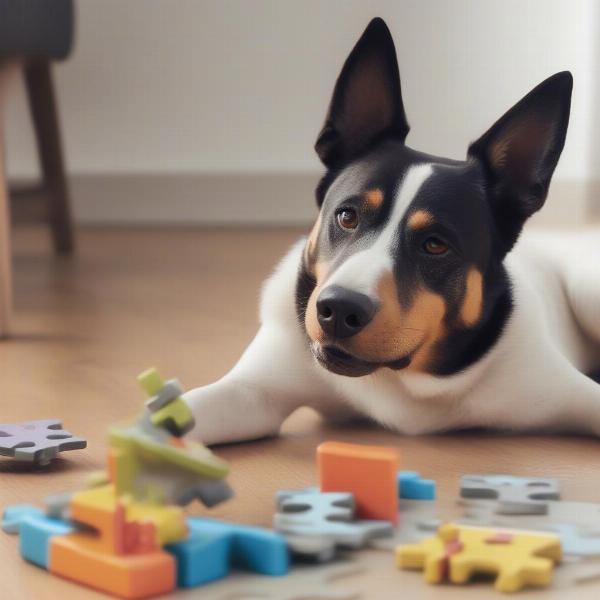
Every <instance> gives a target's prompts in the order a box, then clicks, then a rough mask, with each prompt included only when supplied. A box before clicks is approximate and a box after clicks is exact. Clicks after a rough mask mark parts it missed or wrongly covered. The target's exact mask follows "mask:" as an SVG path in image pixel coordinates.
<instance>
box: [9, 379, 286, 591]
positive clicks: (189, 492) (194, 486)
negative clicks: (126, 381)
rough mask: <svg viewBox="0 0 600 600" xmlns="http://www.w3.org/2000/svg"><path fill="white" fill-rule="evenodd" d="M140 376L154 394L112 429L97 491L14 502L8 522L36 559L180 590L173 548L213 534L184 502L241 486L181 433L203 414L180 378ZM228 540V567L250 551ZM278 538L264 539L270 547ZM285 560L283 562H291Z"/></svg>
mask: <svg viewBox="0 0 600 600" xmlns="http://www.w3.org/2000/svg"><path fill="white" fill-rule="evenodd" d="M139 380H140V384H141V385H142V387H144V389H145V390H146V391H147V392H148V393H149V394H151V396H152V397H151V398H150V400H149V401H148V402H147V405H146V409H145V410H144V412H143V414H142V415H141V416H140V417H139V418H138V419H137V420H136V421H134V422H133V423H129V424H126V425H122V426H117V427H113V428H111V430H110V435H109V444H110V448H109V457H108V477H99V478H98V477H97V478H96V479H95V481H94V483H93V485H92V487H90V488H89V489H84V490H82V491H79V492H76V493H73V494H67V495H61V496H57V497H53V498H51V499H50V500H49V505H48V509H47V511H46V514H44V513H43V512H42V511H39V510H38V509H35V508H32V507H29V506H20V507H19V506H17V507H10V508H9V509H7V510H6V511H5V514H4V523H3V528H4V529H5V531H8V532H13V533H19V535H20V542H21V553H22V555H23V557H24V558H26V559H27V560H30V561H31V562H34V563H35V564H38V565H39V566H42V567H44V568H47V569H48V570H49V571H51V572H53V573H55V574H57V575H61V576H63V577H66V578H68V579H72V580H74V581H77V582H79V583H82V584H85V585H88V586H91V587H94V588H96V589H99V590H101V591H104V592H108V593H111V594H115V595H117V596H121V597H123V598H146V597H150V596H153V595H157V594H162V593H166V592H169V591H170V590H172V589H174V587H175V586H176V583H177V577H178V575H179V574H180V571H181V569H179V565H178V562H177V557H178V553H177V551H175V550H173V551H169V548H174V547H177V544H180V545H181V546H179V547H177V548H179V549H180V548H181V547H184V546H185V549H186V551H187V554H186V552H184V554H186V556H187V557H189V556H190V546H193V545H194V544H193V543H192V542H189V540H193V542H194V543H196V542H197V541H198V539H199V538H200V537H201V536H202V535H204V532H200V533H198V531H197V527H196V528H194V527H193V526H192V527H188V523H187V520H186V518H185V515H184V513H183V509H182V508H181V505H185V504H188V503H189V502H191V501H192V500H193V499H194V498H199V499H200V500H201V501H202V502H203V503H204V504H205V505H206V506H213V505H215V504H217V503H219V502H222V501H223V500H226V499H227V498H229V497H230V496H231V494H232V492H231V489H230V488H229V486H228V485H227V483H226V482H225V477H226V475H227V473H228V470H229V469H228V466H227V464H226V463H225V462H223V461H222V460H220V459H219V458H218V457H216V456H215V455H214V454H213V453H212V452H211V451H210V450H208V449H207V448H205V447H204V446H202V445H201V444H197V443H195V442H188V441H186V440H184V439H181V437H180V436H181V435H183V433H185V432H186V431H188V430H189V427H190V426H191V425H193V418H192V415H191V412H190V411H189V409H188V408H187V406H186V405H185V403H184V402H183V400H182V399H181V398H180V387H179V386H178V384H176V382H174V381H170V382H166V383H164V382H163V381H162V379H161V378H160V376H159V375H158V373H157V372H156V371H155V370H154V369H150V370H149V371H146V372H145V373H143V374H142V375H141V376H140V377H139ZM49 423H51V424H52V423H53V422H49ZM61 432H62V430H61ZM204 529H206V526H205V527H204ZM213 529H214V527H213ZM221 529H223V528H222V527H221ZM257 535H258V534H255V537H257ZM271 535H272V536H276V534H274V533H273V534H271ZM221 538H222V539H225V538H228V539H229V540H230V542H228V543H229V550H228V554H227V555H226V556H224V558H223V560H226V561H228V562H227V565H226V568H225V569H223V568H222V569H221V570H222V571H223V570H225V571H226V570H227V569H228V567H229V562H232V561H233V560H234V557H233V554H235V552H237V554H238V555H243V552H240V551H239V549H238V550H237V551H236V550H235V548H234V544H233V540H234V536H233V534H232V533H231V532H229V533H227V535H224V534H221ZM246 541H247V537H246V538H243V540H242V542H238V544H237V546H236V547H238V548H239V546H240V544H241V546H242V547H244V544H245V543H246ZM188 542H189V543H188ZM268 542H277V543H278V544H279V548H281V547H282V546H283V548H284V552H283V555H284V556H285V560H287V546H286V545H285V540H283V538H281V536H276V539H275V540H273V539H269V540H268ZM268 542H264V540H263V546H264V547H266V546H268ZM186 543H187V545H186ZM196 547H197V545H196ZM192 554H193V552H192ZM279 558H281V550H280V555H279ZM273 560H275V559H273ZM247 564H248V565H249V567H250V568H252V567H253V566H255V565H254V564H253V563H252V561H247ZM286 565H287V563H286ZM270 566H271V567H272V566H273V565H272V563H270ZM257 568H263V569H264V570H265V571H268V569H269V566H265V564H264V563H261V564H260V565H258V567H257ZM277 568H278V569H279V570H282V567H281V565H278V566H277ZM273 569H275V567H273ZM203 573H204V576H205V578H207V575H206V572H203ZM213 575H214V573H213ZM183 579H185V577H184V578H183ZM184 583H185V582H184Z"/></svg>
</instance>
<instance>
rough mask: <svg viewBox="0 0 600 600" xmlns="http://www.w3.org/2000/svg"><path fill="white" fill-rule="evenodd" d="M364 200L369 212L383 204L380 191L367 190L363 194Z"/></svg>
mask: <svg viewBox="0 0 600 600" xmlns="http://www.w3.org/2000/svg"><path fill="white" fill-rule="evenodd" d="M365 200H366V202H367V206H368V207H369V208H370V209H371V210H377V209H378V208H379V207H380V206H381V204H382V203H383V192H382V191H381V190H380V189H375V190H369V191H368V192H365Z"/></svg>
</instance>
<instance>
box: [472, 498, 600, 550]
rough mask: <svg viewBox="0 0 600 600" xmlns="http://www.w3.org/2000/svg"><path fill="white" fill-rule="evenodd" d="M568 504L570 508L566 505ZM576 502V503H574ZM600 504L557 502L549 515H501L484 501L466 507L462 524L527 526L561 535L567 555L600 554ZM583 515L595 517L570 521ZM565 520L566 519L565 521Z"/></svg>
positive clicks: (526, 527) (524, 527)
mask: <svg viewBox="0 0 600 600" xmlns="http://www.w3.org/2000/svg"><path fill="white" fill-rule="evenodd" d="M563 504H564V505H567V508H566V509H565V507H564V506H563ZM571 505H573V506H571ZM590 506H595V507H596V509H597V510H598V509H600V506H599V505H587V504H586V503H569V502H559V503H558V502H557V503H553V504H552V505H551V506H550V512H549V513H548V514H547V515H539V516H538V515H531V516H520V515H499V514H497V513H496V512H495V509H494V506H493V504H491V505H490V503H487V502H486V503H482V502H479V503H477V502H468V503H467V504H466V506H465V510H464V516H463V518H462V519H461V523H465V524H468V525H479V526H487V527H508V528H512V529H523V530H527V531H540V532H547V533H553V534H555V535H557V536H558V537H559V538H560V541H561V545H562V550H563V554H565V555H567V556H585V557H594V556H600V521H598V516H600V514H597V515H595V516H596V519H595V522H594V515H593V514H591V515H590V513H593V509H592V510H590ZM582 514H583V515H585V514H588V515H590V517H591V519H590V521H589V522H588V523H587V524H586V523H585V522H581V523H579V524H577V523H569V522H567V520H569V519H573V518H574V517H576V516H577V518H579V519H581V517H582ZM561 519H564V521H563V522H561Z"/></svg>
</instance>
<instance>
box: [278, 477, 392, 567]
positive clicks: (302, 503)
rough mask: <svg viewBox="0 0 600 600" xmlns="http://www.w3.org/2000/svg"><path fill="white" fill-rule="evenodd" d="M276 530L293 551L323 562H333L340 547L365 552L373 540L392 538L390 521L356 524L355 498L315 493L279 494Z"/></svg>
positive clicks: (332, 493)
mask: <svg viewBox="0 0 600 600" xmlns="http://www.w3.org/2000/svg"><path fill="white" fill-rule="evenodd" d="M277 507H278V508H277V513H276V514H275V516H274V518H273V527H274V529H275V530H276V531H278V532H279V533H281V534H283V535H284V536H285V537H286V538H287V541H288V544H289V546H290V549H291V550H292V551H293V552H295V553H297V554H301V555H305V556H311V557H313V558H315V559H317V560H319V561H321V562H323V561H326V560H330V559H331V558H333V556H334V554H335V550H336V548H337V547H342V548H352V549H356V548H362V547H363V546H365V545H366V544H367V542H369V540H371V539H373V538H376V537H384V536H388V535H392V533H393V527H392V525H391V523H388V522H387V521H369V520H354V517H355V503H354V496H353V495H352V494H350V493H345V492H327V493H323V492H319V491H316V490H314V489H309V490H300V491H296V492H279V494H278V495H277Z"/></svg>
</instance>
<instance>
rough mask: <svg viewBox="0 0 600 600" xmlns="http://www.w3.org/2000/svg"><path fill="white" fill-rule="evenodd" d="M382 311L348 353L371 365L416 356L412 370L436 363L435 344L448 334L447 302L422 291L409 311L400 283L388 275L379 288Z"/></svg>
mask: <svg viewBox="0 0 600 600" xmlns="http://www.w3.org/2000/svg"><path fill="white" fill-rule="evenodd" d="M378 297H379V310H378V311H377V314H376V315H375V318H374V319H373V320H372V321H371V323H369V325H367V327H365V329H363V330H362V331H361V332H360V333H358V334H357V335H356V336H354V337H353V338H350V340H349V341H348V343H347V349H348V352H351V353H352V354H354V355H355V356H357V357H359V358H362V359H363V360H367V361H370V362H393V361H395V360H399V359H400V358H402V357H404V356H406V355H408V354H412V353H414V354H413V357H412V361H411V365H410V367H409V369H411V370H415V371H417V370H423V369H425V368H426V367H427V366H428V365H429V364H430V363H431V361H432V358H433V356H432V351H433V349H434V346H435V344H436V343H437V342H438V341H440V340H441V339H442V338H443V336H444V334H445V328H444V324H443V320H444V316H445V314H446V304H445V302H444V299H443V298H442V297H441V296H439V295H438V294H434V293H433V292H430V291H428V290H425V289H419V290H418V291H417V292H416V294H415V296H414V298H413V301H412V305H411V307H410V308H409V309H408V310H406V309H404V308H403V307H402V306H401V305H400V301H399V299H398V290H397V287H396V280H395V279H394V275H393V273H391V272H389V271H388V272H387V273H386V274H385V275H384V276H383V277H382V278H381V279H380V281H379V285H378Z"/></svg>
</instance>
